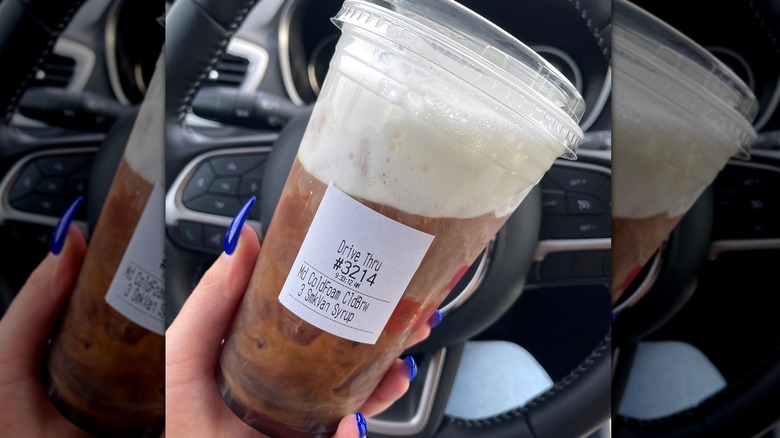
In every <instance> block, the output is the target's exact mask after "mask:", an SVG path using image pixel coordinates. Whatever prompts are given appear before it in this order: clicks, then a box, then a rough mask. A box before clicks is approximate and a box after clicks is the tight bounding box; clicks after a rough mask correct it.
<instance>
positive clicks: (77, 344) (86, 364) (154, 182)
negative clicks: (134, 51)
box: [44, 56, 165, 438]
mask: <svg viewBox="0 0 780 438" xmlns="http://www.w3.org/2000/svg"><path fill="white" fill-rule="evenodd" d="M162 59H163V57H162V56H160V59H159V60H158V63H157V70H156V71H157V72H159V73H155V76H154V78H153V80H152V82H151V83H150V86H149V90H148V91H147V96H146V99H145V100H144V103H143V104H142V106H141V109H140V111H139V115H138V117H137V119H136V121H135V125H134V126H133V130H132V132H131V134H130V138H129V139H128V144H127V146H126V147H125V153H124V155H123V157H122V160H121V162H120V163H119V167H118V169H117V171H116V174H115V176H114V179H113V182H112V184H111V187H110V189H109V192H108V195H107V197H106V200H105V203H104V205H103V209H102V210H101V214H100V218H99V219H98V221H97V224H96V226H95V230H94V232H93V234H92V236H91V238H90V241H89V247H88V249H87V253H86V256H85V259H84V263H83V265H82V268H81V272H80V273H79V277H78V280H77V282H76V286H75V289H74V291H73V294H72V295H71V298H70V300H69V302H68V305H67V307H66V310H65V313H64V315H63V317H62V322H61V323H60V325H59V326H58V328H57V329H56V331H55V333H54V335H53V339H52V344H51V349H50V351H49V352H48V354H47V358H46V365H45V370H44V375H45V381H46V383H47V390H48V393H49V396H50V398H51V400H52V402H53V403H54V404H55V406H56V407H57V408H58V409H59V410H60V411H61V412H62V413H63V415H64V416H65V417H67V418H68V419H69V420H70V421H71V422H73V423H74V424H76V425H78V426H79V427H81V428H82V429H84V430H87V431H88V432H90V433H92V434H95V435H96V436H112V437H147V436H148V437H155V438H156V437H159V436H160V434H161V433H162V429H163V421H164V415H165V408H164V406H165V403H164V400H165V388H164V384H165V368H164V366H165V348H164V342H165V341H164V337H163V335H164V330H165V320H164V316H165V313H164V304H165V303H164V290H165V285H164V253H163V249H164V242H165V240H164V239H165V237H164V232H165V231H164V230H165V228H164V222H163V220H164V214H163V213H164V204H163V196H164V190H163V188H162V176H163V173H162V172H163V163H164V161H163V148H162V139H163V114H162V113H163V110H164V107H163V95H164V92H165V89H164V83H163V78H162V72H163V71H164V68H163V64H162Z"/></svg>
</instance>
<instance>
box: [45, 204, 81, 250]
mask: <svg viewBox="0 0 780 438" xmlns="http://www.w3.org/2000/svg"><path fill="white" fill-rule="evenodd" d="M82 200H83V197H82V196H79V197H78V198H76V200H75V201H73V203H72V204H70V207H68V209H67V210H65V214H63V215H62V217H61V218H60V220H59V222H57V226H55V227H54V233H52V235H51V242H50V243H49V250H51V253H52V254H54V255H57V254H59V253H60V251H62V247H63V246H65V238H66V237H68V228H69V227H70V223H71V221H73V215H74V214H75V213H76V209H77V208H79V205H81V201H82Z"/></svg>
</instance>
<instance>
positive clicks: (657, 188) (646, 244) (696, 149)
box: [612, 0, 757, 305]
mask: <svg viewBox="0 0 780 438" xmlns="http://www.w3.org/2000/svg"><path fill="white" fill-rule="evenodd" d="M613 20H614V26H615V27H614V30H613V54H612V67H613V75H614V76H613V82H612V83H613V86H612V87H613V88H612V92H613V100H612V101H613V122H612V136H613V141H612V144H613V149H612V165H613V166H612V167H613V173H612V194H613V195H612V196H613V200H612V304H613V305H614V304H616V303H617V302H618V300H619V299H620V297H621V295H622V294H623V292H625V291H626V288H627V287H628V286H629V285H630V283H631V281H632V280H633V279H634V277H635V276H636V275H637V274H638V273H639V271H640V270H641V269H642V267H643V266H644V265H645V264H646V263H647V262H648V261H649V260H650V258H651V257H652V256H653V254H654V253H655V252H656V251H657V250H658V249H659V247H661V245H662V244H663V242H664V240H665V239H666V238H667V237H668V235H669V234H670V233H671V232H672V230H673V229H674V227H675V226H676V225H677V224H678V222H679V221H680V220H681V219H682V217H683V216H684V215H685V213H686V212H687V211H688V210H689V209H690V207H691V206H692V205H693V203H694V202H695V201H696V200H697V199H698V197H699V195H701V193H702V192H703V191H704V189H705V188H706V187H707V186H708V185H709V184H710V183H712V181H713V180H714V179H715V177H716V176H717V174H718V172H719V171H720V170H721V169H722V168H723V167H724V166H725V164H726V162H727V161H728V159H729V158H731V157H733V156H735V155H740V154H741V155H745V154H747V151H748V148H749V146H750V144H751V143H752V142H753V140H754V139H755V135H756V133H755V130H753V128H752V126H751V125H750V121H751V120H752V118H753V117H755V114H756V110H757V104H756V100H755V98H754V97H753V95H752V94H751V93H750V90H749V89H748V87H747V86H746V85H745V84H744V83H743V82H742V81H741V80H740V79H739V78H738V77H737V76H736V75H735V74H734V73H733V72H731V70H729V69H728V68H727V67H726V66H725V65H723V64H722V63H721V62H720V61H718V60H717V59H716V58H715V57H714V56H712V55H711V54H710V53H709V52H707V51H706V50H705V49H703V48H701V47H700V46H698V45H696V43H694V42H693V41H691V40H689V39H688V38H687V37H685V36H684V35H682V34H680V33H679V32H677V31H676V30H674V29H672V28H671V27H669V26H668V25H666V24H665V23H663V22H661V21H660V20H658V19H657V18H656V17H654V16H652V15H650V14H648V13H647V12H646V11H644V10H641V9H639V8H637V7H636V6H634V5H632V4H630V3H628V2H626V1H623V0H618V1H616V2H615V3H614V8H613Z"/></svg>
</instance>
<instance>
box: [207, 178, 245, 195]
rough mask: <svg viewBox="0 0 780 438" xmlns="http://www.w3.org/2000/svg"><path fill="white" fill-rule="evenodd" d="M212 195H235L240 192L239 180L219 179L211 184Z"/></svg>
mask: <svg viewBox="0 0 780 438" xmlns="http://www.w3.org/2000/svg"><path fill="white" fill-rule="evenodd" d="M209 191H210V192H211V193H217V194H222V195H235V194H236V192H238V178H217V179H216V180H215V181H214V182H213V183H211V188H210V189H209Z"/></svg>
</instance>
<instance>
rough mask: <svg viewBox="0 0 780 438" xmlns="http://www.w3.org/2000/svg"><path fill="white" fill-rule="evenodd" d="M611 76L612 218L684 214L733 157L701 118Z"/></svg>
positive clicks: (732, 147) (728, 144) (730, 143)
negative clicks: (612, 108) (612, 111)
mask: <svg viewBox="0 0 780 438" xmlns="http://www.w3.org/2000/svg"><path fill="white" fill-rule="evenodd" d="M618 73H619V72H616V75H615V76H614V82H613V83H614V85H613V93H614V95H615V99H614V102H615V108H614V116H613V117H614V121H613V126H612V132H613V134H612V135H613V144H614V147H613V150H612V164H613V167H612V168H613V172H612V176H613V178H612V193H613V202H612V215H613V216H614V217H620V218H645V217H651V216H655V215H657V214H661V213H666V214H667V215H668V216H670V217H674V216H679V215H681V214H683V213H685V212H686V211H687V210H688V209H689V208H690V206H691V205H692V204H693V203H694V202H695V201H696V199H697V198H698V197H699V195H700V194H701V192H702V191H703V189H704V188H705V187H706V186H707V185H708V184H710V183H711V182H712V181H713V180H714V179H715V177H716V176H717V174H718V172H719V171H720V169H722V168H723V166H725V164H726V162H727V161H728V159H729V157H731V156H732V155H734V154H735V153H736V152H737V143H736V141H734V140H732V139H729V138H727V137H725V136H724V135H722V134H720V133H718V132H717V131H716V130H715V129H713V127H712V126H710V124H709V122H706V121H704V120H702V119H701V118H700V116H701V114H690V113H688V112H687V111H685V110H683V109H682V108H679V107H677V106H675V105H673V104H672V103H671V102H668V101H666V100H664V99H663V98H661V97H658V96H655V95H654V94H653V93H651V92H649V91H648V90H646V89H644V88H643V87H641V86H638V85H637V84H636V83H632V82H630V81H627V80H624V79H623V76H622V75H620V74H618Z"/></svg>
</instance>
